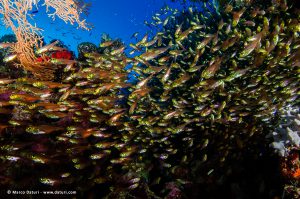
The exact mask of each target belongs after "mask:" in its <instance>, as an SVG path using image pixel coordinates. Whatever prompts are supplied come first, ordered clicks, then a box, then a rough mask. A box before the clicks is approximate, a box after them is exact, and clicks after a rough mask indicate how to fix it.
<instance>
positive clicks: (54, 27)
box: [0, 0, 178, 54]
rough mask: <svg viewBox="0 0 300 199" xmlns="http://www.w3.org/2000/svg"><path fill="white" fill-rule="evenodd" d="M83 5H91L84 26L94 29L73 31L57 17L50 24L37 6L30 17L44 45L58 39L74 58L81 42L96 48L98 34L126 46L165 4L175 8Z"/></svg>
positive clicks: (101, 0) (150, 1)
mask: <svg viewBox="0 0 300 199" xmlns="http://www.w3.org/2000/svg"><path fill="white" fill-rule="evenodd" d="M87 2H91V3H92V6H91V7H90V10H89V13H90V14H89V15H88V16H87V17H86V19H87V22H89V23H91V24H93V26H94V28H93V29H92V30H91V31H84V30H80V29H76V26H72V25H70V24H65V23H64V22H63V21H62V20H60V19H59V18H57V17H56V20H55V21H54V22H53V21H52V19H50V18H48V17H47V15H46V14H45V8H44V7H43V6H41V5H40V6H39V8H38V13H36V14H34V16H33V17H34V19H35V22H36V24H37V26H38V27H40V28H42V29H43V30H44V31H43V32H42V34H43V36H44V38H45V41H46V42H47V43H49V41H50V40H52V39H60V40H62V41H63V42H64V43H65V44H66V45H68V46H69V48H70V49H71V50H73V51H75V53H76V54H77V45H78V44H79V43H81V42H84V41H89V42H92V43H94V44H96V45H98V44H99V43H100V39H101V34H102V33H108V34H109V35H110V36H111V37H112V38H113V39H115V38H121V39H122V40H123V41H124V42H125V43H126V44H129V43H130V42H132V41H134V40H133V39H130V37H131V36H132V34H133V33H135V32H139V35H138V37H139V38H141V37H143V36H144V34H145V33H146V32H147V31H149V30H150V29H149V28H147V27H146V26H145V25H144V21H145V20H148V21H149V20H150V19H151V17H152V15H153V14H155V13H156V12H157V11H158V10H159V9H160V8H162V7H163V6H164V5H165V3H167V4H168V6H169V7H177V6H178V5H177V4H175V3H171V2H170V0H87ZM41 3H43V2H42V1H41ZM41 3H40V4H41ZM1 17H2V16H1ZM83 17H84V15H83ZM7 33H11V30H6V28H5V27H4V26H1V27H0V36H2V35H4V34H7Z"/></svg>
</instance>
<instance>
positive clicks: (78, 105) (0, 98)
mask: <svg viewBox="0 0 300 199" xmlns="http://www.w3.org/2000/svg"><path fill="white" fill-rule="evenodd" d="M204 5H205V6H204ZM214 8H216V6H214V5H212V6H210V5H209V4H208V5H206V4H203V7H202V9H203V10H201V12H200V11H198V10H197V9H193V8H188V9H187V10H183V11H182V12H181V13H178V11H177V10H176V9H171V8H169V7H166V8H164V9H162V13H166V14H158V15H157V16H160V18H158V17H157V18H155V20H154V22H152V23H150V24H151V25H152V26H154V28H155V27H157V28H158V31H157V33H156V35H154V36H153V37H149V35H148V34H146V35H145V36H144V37H143V38H141V39H140V40H139V41H137V43H134V44H130V48H131V50H132V51H131V52H130V54H131V55H132V56H129V55H126V54H125V52H124V51H125V48H126V46H125V45H124V44H123V43H122V42H121V41H120V40H112V39H110V38H109V37H108V36H107V35H106V36H104V37H103V38H102V42H101V44H100V47H99V48H97V46H96V45H93V44H90V43H85V44H82V45H80V46H79V53H80V56H81V58H80V59H78V60H74V59H72V57H70V59H68V57H67V54H68V53H69V52H68V51H67V50H66V49H64V48H61V47H59V46H57V44H58V42H57V41H55V42H53V43H51V44H49V45H47V46H44V47H41V48H39V49H37V52H39V53H38V54H40V56H41V57H42V59H43V61H44V62H45V63H44V64H49V65H50V66H57V67H61V68H62V70H61V71H60V73H61V75H60V77H61V78H59V79H57V80H52V81H42V80H38V79H35V78H30V77H19V78H14V79H13V78H10V77H6V78H2V79H0V115H1V117H0V151H1V155H0V163H1V165H2V167H1V168H0V173H1V176H0V177H1V179H3V180H1V181H0V185H1V186H3V187H12V188H26V187H28V186H30V187H31V188H42V189H58V188H73V189H74V188H76V190H78V192H79V193H78V197H83V196H86V195H87V194H89V197H91V198H93V197H94V198H95V197H100V198H101V197H107V198H161V197H166V198H184V197H187V198H197V197H198V196H199V195H200V194H199V195H197V194H195V195H193V196H192V194H190V193H189V192H188V191H186V190H189V188H191V187H192V188H193V187H197V186H195V184H196V185H197V184H200V185H202V187H203V186H204V187H208V188H209V191H210V193H214V194H215V195H214V196H215V197H218V195H217V194H218V193H217V192H216V190H215V189H216V187H223V188H224V187H226V188H227V185H226V182H230V184H229V186H230V187H229V189H230V190H231V192H230V191H226V192H225V193H226V194H228V195H226V196H228V197H230V196H232V195H234V196H235V197H239V198H246V196H245V194H244V193H243V192H242V190H247V191H245V193H249V194H252V195H251V196H253V197H254V198H255V197H263V198H266V197H276V196H278V192H276V191H275V193H274V191H273V189H275V190H276V188H277V185H276V186H275V188H274V187H272V186H271V185H270V186H265V185H269V184H268V182H267V179H266V178H265V177H264V176H263V173H264V172H265V171H268V167H267V166H266V167H265V168H261V167H262V166H261V165H257V166H255V168H258V169H259V168H261V171H259V172H257V171H256V170H257V169H253V168H251V166H253V165H255V164H254V163H253V162H255V163H265V162H268V161H267V160H268V155H267V153H268V151H267V150H268V143H266V141H265V137H266V135H267V134H269V132H270V131H271V130H274V129H273V128H274V123H275V122H277V119H278V113H279V111H280V110H282V109H283V108H284V107H288V106H292V105H294V106H297V105H298V104H299V56H298V55H299V52H300V51H299V50H300V49H299V42H300V41H299V32H300V26H299V10H298V9H297V8H295V7H294V5H293V4H292V3H291V4H289V2H288V1H281V0H278V1H271V0H269V1H265V2H264V4H263V5H262V4H261V3H260V1H244V3H243V4H241V3H240V2H238V3H237V2H236V1H234V2H233V3H232V4H227V5H226V6H225V8H224V10H218V11H216V10H214ZM49 52H51V53H52V54H53V53H55V54H54V55H53V56H49ZM62 52H64V54H63V55H62V54H61V53H62ZM46 56H48V58H46ZM59 56H60V57H59ZM61 56H64V57H61ZM38 63H41V62H38ZM127 68H129V69H128V70H125V69H127ZM132 71H134V72H135V74H137V76H136V78H137V79H138V81H137V82H136V83H129V81H128V74H129V73H130V72H132ZM291 130H294V129H292V128H291ZM289 134H290V135H292V134H291V133H289ZM287 138H288V137H287ZM294 138H296V139H289V140H296V142H294V141H293V142H290V144H291V145H292V144H293V143H294V145H295V146H297V144H298V141H297V137H295V135H294ZM273 145H274V146H275V145H276V144H273ZM284 153H285V152H284ZM249 162H250V163H251V164H249ZM270 162H271V161H270ZM239 164H242V165H243V166H245V167H241V168H240V167H239ZM243 168H247V169H248V170H243ZM247 171H251V174H252V173H255V172H257V173H255V178H254V179H253V180H252V181H251V180H250V181H247V179H241V183H240V184H239V183H237V182H236V179H235V178H237V177H236V176H238V175H239V174H245V173H247ZM271 173H272V172H271ZM272 174H273V177H274V173H272ZM248 175H249V174H248ZM270 176H272V175H270ZM275 177H276V176H275ZM270 179H271V178H270ZM253 181H254V183H253ZM246 183H249V184H255V186H256V184H258V185H257V187H254V188H253V186H254V185H252V186H251V187H248V186H247V185H245V184H246ZM252 188H253V189H252ZM199 190H200V191H202V190H201V189H199ZM249 190H250V191H249ZM251 190H256V191H257V190H258V191H257V192H255V193H253V192H251ZM185 191H186V192H185ZM279 191H280V190H279ZM203 195H205V196H206V194H203ZM208 195H209V194H208ZM219 196H220V195H219Z"/></svg>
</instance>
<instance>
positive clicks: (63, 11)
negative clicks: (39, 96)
mask: <svg viewBox="0 0 300 199" xmlns="http://www.w3.org/2000/svg"><path fill="white" fill-rule="evenodd" d="M42 1H43V2H44V4H42V5H44V6H46V10H47V12H48V16H49V17H52V18H53V20H55V17H56V16H57V17H59V18H60V19H62V20H64V21H65V22H66V23H70V24H72V25H73V24H74V23H77V24H78V26H79V27H80V28H83V29H88V27H87V24H86V22H85V20H82V19H80V14H81V13H82V12H83V9H84V8H83V6H82V5H83V1H82V0H0V14H2V15H3V22H4V24H5V25H6V27H7V28H11V29H12V31H13V32H14V33H15V35H16V38H17V43H15V44H14V45H13V46H12V52H13V53H15V54H16V55H17V57H18V59H19V62H20V64H19V65H20V66H21V67H23V68H24V69H25V70H28V71H31V72H32V73H33V74H34V75H35V76H36V77H37V78H41V79H49V78H51V77H49V75H50V76H51V74H52V70H53V69H52V68H51V67H49V66H47V65H46V64H45V65H41V63H38V64H37V63H36V62H35V60H36V56H35V53H34V51H35V49H38V48H40V47H41V46H42V45H43V42H42V36H41V29H39V28H38V27H37V26H36V25H35V24H34V25H33V24H32V20H31V21H29V17H31V18H32V16H30V12H31V10H32V9H33V7H38V6H39V5H41V4H40V3H41V2H42ZM50 8H53V9H50ZM50 10H54V12H53V13H50ZM45 74H48V76H45Z"/></svg>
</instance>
